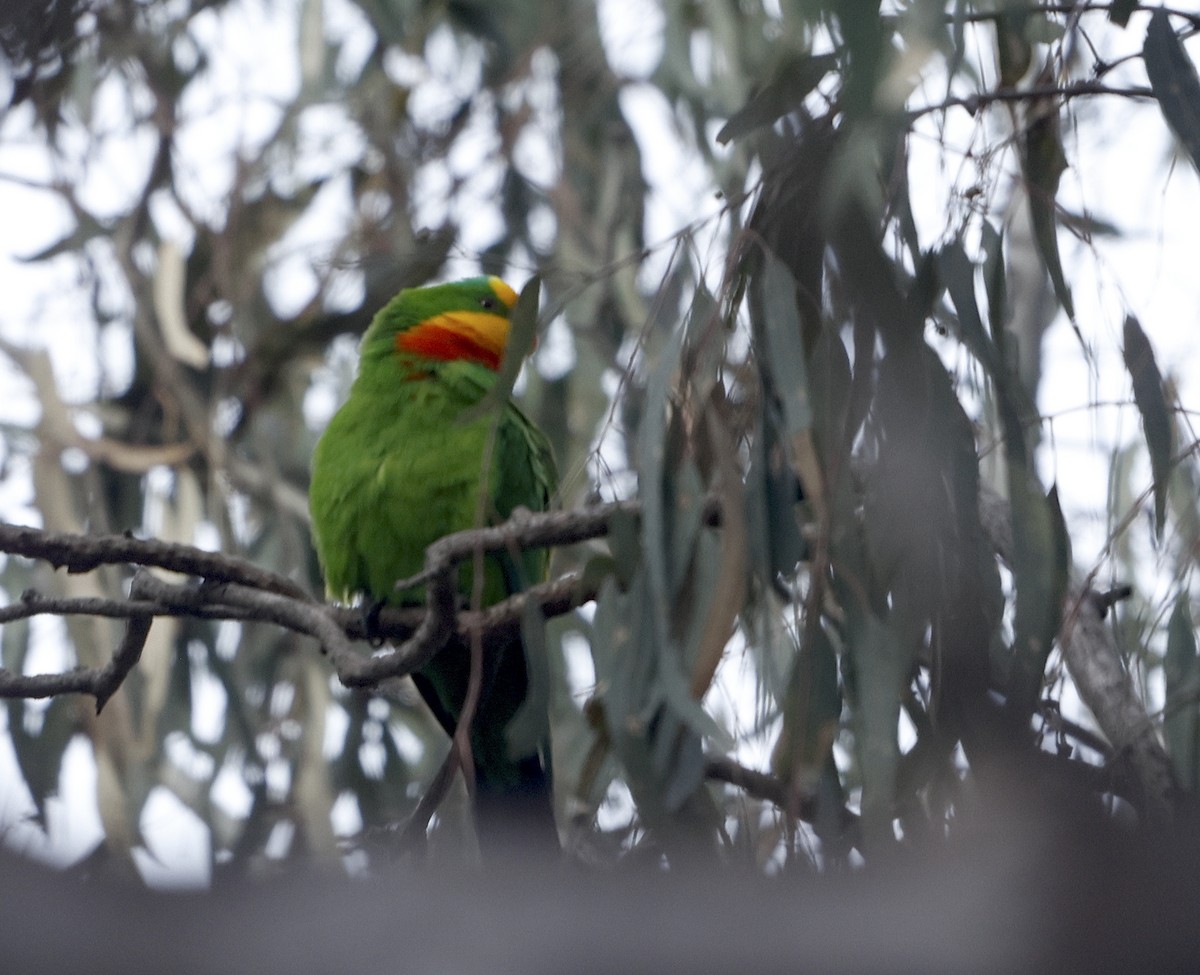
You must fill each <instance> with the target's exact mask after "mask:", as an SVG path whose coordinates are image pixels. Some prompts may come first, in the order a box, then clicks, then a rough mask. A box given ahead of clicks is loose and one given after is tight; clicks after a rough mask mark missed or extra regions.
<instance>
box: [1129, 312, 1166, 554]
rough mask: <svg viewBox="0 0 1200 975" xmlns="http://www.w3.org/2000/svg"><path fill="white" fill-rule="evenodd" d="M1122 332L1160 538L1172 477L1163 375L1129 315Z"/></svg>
mask: <svg viewBox="0 0 1200 975" xmlns="http://www.w3.org/2000/svg"><path fill="white" fill-rule="evenodd" d="M1124 332H1125V347H1124V349H1123V354H1124V357H1125V368H1126V370H1127V371H1128V372H1129V378H1130V379H1131V380H1133V401H1134V403H1136V404H1137V408H1138V412H1139V413H1140V414H1141V415H1142V431H1143V433H1144V434H1145V437H1146V449H1147V450H1148V451H1149V452H1150V470H1151V472H1152V473H1153V475H1154V533H1155V535H1156V536H1157V537H1158V538H1160V539H1161V538H1162V532H1163V524H1164V522H1165V520H1166V517H1167V487H1168V484H1169V482H1170V476H1171V415H1170V412H1169V411H1168V409H1167V401H1166V397H1165V396H1164V395H1163V379H1162V373H1161V372H1159V369H1158V363H1157V362H1155V360H1154V349H1153V348H1152V347H1151V345H1150V340H1149V339H1148V338H1146V333H1145V332H1143V331H1142V327H1141V325H1139V324H1138V320H1137V319H1136V318H1134V317H1133V316H1132V315H1127V316H1126V317H1125V329H1124Z"/></svg>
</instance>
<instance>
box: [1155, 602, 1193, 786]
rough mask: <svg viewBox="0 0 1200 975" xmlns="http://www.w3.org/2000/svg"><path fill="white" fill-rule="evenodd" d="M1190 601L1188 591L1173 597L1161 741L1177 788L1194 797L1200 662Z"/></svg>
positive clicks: (1165, 670)
mask: <svg viewBox="0 0 1200 975" xmlns="http://www.w3.org/2000/svg"><path fill="white" fill-rule="evenodd" d="M1189 601H1190V596H1189V594H1188V592H1187V590H1186V589H1184V590H1182V591H1181V592H1180V593H1179V594H1178V595H1177V596H1176V597H1175V609H1174V610H1172V612H1171V620H1170V622H1169V623H1168V624H1167V653H1166V657H1165V658H1164V660H1163V675H1164V677H1165V680H1166V685H1167V686H1166V692H1167V700H1166V707H1165V709H1164V715H1163V737H1164V738H1165V739H1166V743H1167V751H1168V752H1169V753H1170V755H1171V762H1172V764H1173V765H1174V766H1175V773H1176V775H1178V776H1179V784H1180V785H1181V786H1183V788H1184V789H1186V790H1187V791H1188V792H1193V793H1194V792H1195V791H1196V790H1197V788H1198V787H1200V660H1197V657H1196V629H1195V625H1194V624H1193V623H1192V614H1191V610H1190V609H1189V607H1188V603H1189Z"/></svg>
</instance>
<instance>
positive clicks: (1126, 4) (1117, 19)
mask: <svg viewBox="0 0 1200 975" xmlns="http://www.w3.org/2000/svg"><path fill="white" fill-rule="evenodd" d="M1137 6H1138V0H1113V2H1112V3H1111V4H1110V5H1109V7H1108V19H1109V20H1111V21H1112V22H1113V23H1114V24H1116V25H1117V26H1118V27H1125V26H1127V25H1128V24H1129V15H1130V14H1132V13H1133V12H1134V11H1135V10H1137Z"/></svg>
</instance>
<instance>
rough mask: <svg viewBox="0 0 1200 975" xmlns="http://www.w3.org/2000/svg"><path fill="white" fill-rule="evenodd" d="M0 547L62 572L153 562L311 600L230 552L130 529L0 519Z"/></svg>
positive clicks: (278, 577)
mask: <svg viewBox="0 0 1200 975" xmlns="http://www.w3.org/2000/svg"><path fill="white" fill-rule="evenodd" d="M0 552H7V553H8V554H10V555H23V556H25V557H26V558H30V559H41V560H43V561H45V562H49V563H50V564H51V565H53V566H54V567H55V568H61V567H63V566H66V569H67V571H68V572H71V573H78V572H89V571H91V570H92V569H94V568H96V567H97V566H100V565H114V564H122V563H129V564H132V565H153V566H157V567H158V568H160V569H170V570H171V571H172V572H182V573H184V574H185V575H193V576H201V577H203V578H205V579H211V580H219V581H222V582H239V583H242V584H243V585H247V586H252V587H254V588H256V589H264V590H266V591H267V592H277V593H280V594H282V595H285V596H291V597H292V598H294V599H304V600H308V601H310V602H311V601H312V597H311V596H310V595H309V594H308V593H306V592H305V591H304V589H303V588H302V587H301V586H299V585H298V584H297V583H295V582H293V581H292V580H291V579H289V578H287V577H286V576H281V575H279V574H278V573H276V572H271V571H270V570H269V569H264V568H263V567H262V566H260V565H255V564H254V563H253V562H250V561H247V560H246V559H242V558H238V557H237V556H236V555H226V554H225V553H223V552H206V551H204V550H203V549H199V548H195V547H193V546H191V545H182V544H179V543H177V542H160V541H158V540H156V539H141V538H134V537H132V536H130V535H72V534H68V533H66V532H48V531H42V530H41V529H40V528H26V527H23V526H20V525H10V524H6V523H3V522H0Z"/></svg>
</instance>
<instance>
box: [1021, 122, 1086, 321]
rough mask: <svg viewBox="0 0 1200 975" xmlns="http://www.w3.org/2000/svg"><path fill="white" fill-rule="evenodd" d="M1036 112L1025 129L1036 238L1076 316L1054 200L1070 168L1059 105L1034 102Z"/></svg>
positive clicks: (1070, 313) (1065, 301) (1054, 281)
mask: <svg viewBox="0 0 1200 975" xmlns="http://www.w3.org/2000/svg"><path fill="white" fill-rule="evenodd" d="M1032 112H1033V113H1034V115H1035V118H1034V120H1033V121H1032V122H1031V123H1030V124H1029V127H1028V128H1027V129H1026V130H1025V140H1024V146H1023V150H1024V151H1023V162H1024V168H1025V179H1026V181H1027V182H1028V184H1029V213H1030V217H1031V218H1032V221H1033V234H1034V239H1035V240H1036V242H1037V246H1038V252H1039V253H1040V254H1041V255H1042V261H1043V262H1044V263H1045V265H1046V271H1047V272H1048V273H1049V274H1050V282H1051V284H1053V285H1054V293H1055V295H1057V296H1058V300H1059V303H1060V304H1061V305H1062V307H1063V311H1065V312H1066V313H1067V317H1068V318H1071V319H1074V318H1075V302H1074V301H1073V300H1072V298H1071V289H1070V288H1069V287H1068V286H1067V280H1066V278H1065V277H1064V275H1063V268H1062V258H1061V257H1060V256H1059V252H1058V221H1057V217H1056V215H1055V202H1054V201H1055V197H1056V196H1057V195H1058V183H1059V180H1060V179H1061V178H1062V174H1063V173H1064V172H1065V171H1066V168H1067V157H1066V153H1064V152H1063V145H1062V132H1061V128H1060V125H1059V117H1058V108H1057V106H1056V105H1055V104H1054V103H1053V102H1047V103H1045V104H1041V105H1036V106H1034V107H1033V109H1032Z"/></svg>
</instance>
